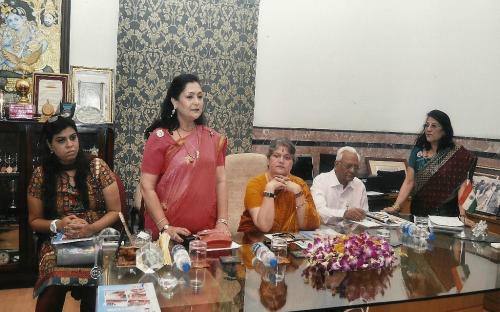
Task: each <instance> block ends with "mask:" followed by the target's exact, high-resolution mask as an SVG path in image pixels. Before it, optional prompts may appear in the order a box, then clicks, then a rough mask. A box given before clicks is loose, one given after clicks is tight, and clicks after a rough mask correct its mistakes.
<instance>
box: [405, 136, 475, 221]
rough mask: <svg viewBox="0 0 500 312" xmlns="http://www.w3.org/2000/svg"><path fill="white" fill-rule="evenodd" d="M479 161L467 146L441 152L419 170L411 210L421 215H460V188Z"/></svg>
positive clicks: (416, 174)
mask: <svg viewBox="0 0 500 312" xmlns="http://www.w3.org/2000/svg"><path fill="white" fill-rule="evenodd" d="M476 161H477V157H476V156H475V155H474V154H472V153H471V152H469V151H468V150H466V149H465V148H464V147H463V146H455V147H452V148H448V149H445V150H443V151H440V152H438V153H437V154H436V155H435V156H434V157H433V158H432V159H431V160H430V161H429V162H428V163H427V164H426V166H425V167H424V168H422V169H421V170H420V171H418V172H416V173H415V186H414V188H413V191H412V198H413V199H412V204H411V213H412V214H413V215H417V216H427V215H442V216H457V215H458V214H459V209H458V202H457V195H458V189H459V188H460V185H461V184H462V182H464V181H465V180H466V179H467V178H468V177H470V176H472V174H473V172H474V169H475V166H476Z"/></svg>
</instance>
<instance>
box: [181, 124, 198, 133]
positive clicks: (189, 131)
mask: <svg viewBox="0 0 500 312" xmlns="http://www.w3.org/2000/svg"><path fill="white" fill-rule="evenodd" d="M194 128H196V125H194V127H193V128H191V129H190V130H186V129H184V128H182V127H181V126H180V125H179V128H178V129H181V130H182V131H184V132H186V133H191V131H193V130H194Z"/></svg>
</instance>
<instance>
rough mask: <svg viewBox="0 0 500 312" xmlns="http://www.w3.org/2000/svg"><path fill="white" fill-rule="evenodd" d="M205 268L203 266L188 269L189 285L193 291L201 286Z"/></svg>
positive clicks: (203, 281)
mask: <svg viewBox="0 0 500 312" xmlns="http://www.w3.org/2000/svg"><path fill="white" fill-rule="evenodd" d="M206 270H207V269H205V268H194V267H192V268H191V270H189V285H190V286H191V289H192V290H193V292H194V293H198V292H199V291H200V290H201V289H202V288H203V285H204V284H205V274H206Z"/></svg>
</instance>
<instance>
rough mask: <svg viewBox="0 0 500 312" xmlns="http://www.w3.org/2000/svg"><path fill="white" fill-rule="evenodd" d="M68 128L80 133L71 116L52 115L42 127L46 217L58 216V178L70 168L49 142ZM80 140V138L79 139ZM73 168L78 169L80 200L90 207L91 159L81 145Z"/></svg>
mask: <svg viewBox="0 0 500 312" xmlns="http://www.w3.org/2000/svg"><path fill="white" fill-rule="evenodd" d="M66 128H72V129H74V130H75V132H76V133H77V135H78V130H77V128H76V125H75V122H74V121H73V120H72V119H71V118H64V117H62V116H56V117H52V118H51V119H49V121H47V122H46V123H45V124H44V125H43V128H42V135H41V137H40V143H39V144H40V145H39V147H40V148H41V156H42V159H41V165H42V169H43V184H42V201H43V206H44V214H45V217H46V218H48V219H50V218H56V217H57V208H56V188H57V178H58V176H59V175H60V174H61V172H62V171H64V170H68V167H67V166H64V165H62V164H61V163H60V162H59V158H57V156H56V155H55V154H54V153H52V152H51V150H50V148H49V145H48V143H51V142H52V139H53V138H54V136H56V135H57V134H58V133H60V132H61V131H63V130H64V129H66ZM78 140H80V139H78ZM71 169H76V174H75V184H76V188H77V190H78V192H79V194H80V195H79V202H80V203H81V204H82V205H83V207H88V204H89V195H88V187H87V177H88V176H89V174H90V159H89V158H88V157H87V156H86V155H85V154H84V153H83V151H82V149H81V147H80V148H79V149H78V154H77V156H76V160H75V163H74V165H73V166H72V167H71Z"/></svg>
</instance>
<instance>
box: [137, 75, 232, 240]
mask: <svg viewBox="0 0 500 312" xmlns="http://www.w3.org/2000/svg"><path fill="white" fill-rule="evenodd" d="M205 124H206V121H205V117H204V115H203V91H202V89H201V85H200V82H199V80H198V78H197V77H196V76H194V75H191V74H183V75H179V76H177V77H175V78H174V79H173V81H172V83H171V85H170V87H169V89H168V91H167V96H166V98H165V100H164V102H163V105H162V109H161V118H160V119H159V120H156V121H154V122H153V124H152V125H151V126H149V128H147V129H146V137H147V138H148V140H147V142H146V145H145V147H144V157H143V160H142V165H141V181H140V184H141V191H142V194H143V198H144V202H145V207H146V214H145V218H144V226H145V228H146V229H150V230H151V231H152V232H153V237H154V238H156V237H158V233H159V232H163V231H166V232H167V233H168V234H169V235H170V237H171V238H172V239H174V240H176V241H178V242H181V241H182V238H181V236H179V235H190V234H191V233H197V232H199V231H201V230H205V229H213V228H216V229H219V230H221V231H223V232H225V233H227V235H230V234H229V233H230V232H229V229H228V225H227V218H228V212H227V190H226V174H225V169H224V161H225V157H226V146H227V139H226V138H225V137H224V136H222V135H220V134H219V133H217V132H215V131H214V130H213V129H211V128H209V127H207V126H206V125H205Z"/></svg>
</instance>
